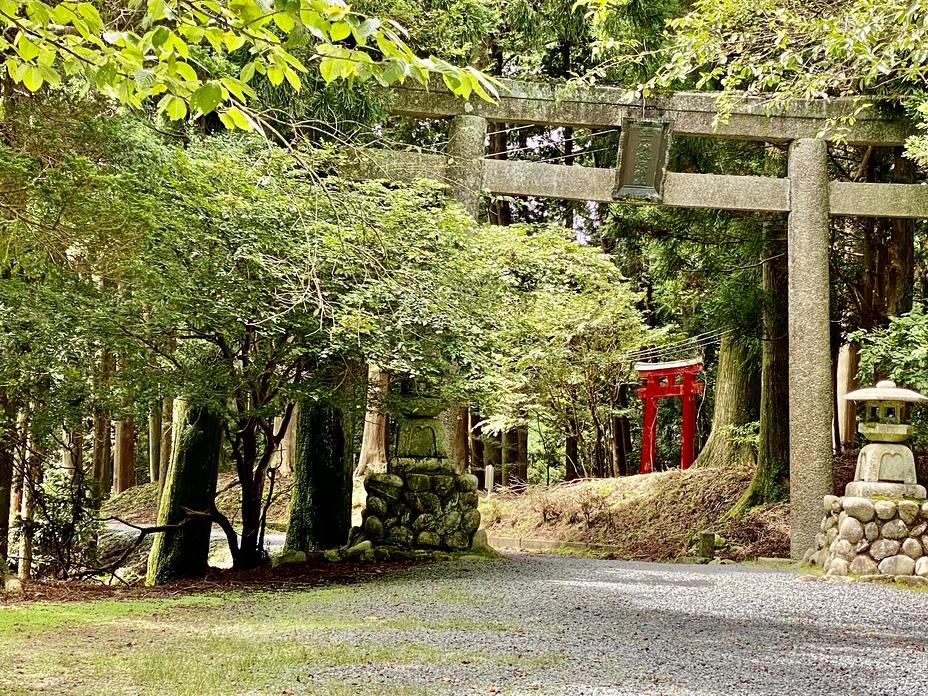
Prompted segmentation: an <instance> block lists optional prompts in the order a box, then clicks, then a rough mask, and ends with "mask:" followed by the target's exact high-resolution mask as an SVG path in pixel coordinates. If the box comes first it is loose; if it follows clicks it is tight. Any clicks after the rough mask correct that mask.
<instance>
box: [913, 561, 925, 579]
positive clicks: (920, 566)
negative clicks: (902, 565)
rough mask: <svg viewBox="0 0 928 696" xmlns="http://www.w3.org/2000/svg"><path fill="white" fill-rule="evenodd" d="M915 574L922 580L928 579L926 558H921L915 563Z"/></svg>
mask: <svg viewBox="0 0 928 696" xmlns="http://www.w3.org/2000/svg"><path fill="white" fill-rule="evenodd" d="M915 574H916V575H921V576H922V577H923V578H924V577H928V556H922V557H921V558H919V559H918V560H917V561H915Z"/></svg>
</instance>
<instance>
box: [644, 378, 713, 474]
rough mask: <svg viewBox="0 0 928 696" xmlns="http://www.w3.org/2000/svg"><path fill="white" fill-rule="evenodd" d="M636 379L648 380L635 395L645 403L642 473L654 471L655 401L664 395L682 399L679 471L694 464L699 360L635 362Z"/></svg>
mask: <svg viewBox="0 0 928 696" xmlns="http://www.w3.org/2000/svg"><path fill="white" fill-rule="evenodd" d="M635 369H636V370H637V371H638V376H639V377H641V378H643V379H645V380H647V381H646V382H645V385H644V387H643V388H642V389H639V390H638V396H640V397H641V398H642V399H643V400H644V432H643V434H642V436H641V473H642V474H650V473H651V472H652V471H654V450H655V445H656V444H657V400H658V399H659V398H661V397H663V396H680V397H683V427H682V438H681V442H680V468H681V469H687V468H689V466H690V464H692V463H693V459H694V458H695V457H694V452H693V445H694V442H695V435H696V395H697V394H702V390H703V383H702V382H697V381H696V373H698V372H700V371H701V370H702V361H701V360H679V361H676V362H666V363H637V364H636V365H635Z"/></svg>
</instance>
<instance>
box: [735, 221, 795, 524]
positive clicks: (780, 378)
mask: <svg viewBox="0 0 928 696" xmlns="http://www.w3.org/2000/svg"><path fill="white" fill-rule="evenodd" d="M777 232H780V233H781V234H777ZM782 232H783V230H781V229H771V228H770V227H768V231H767V234H768V241H767V244H766V245H765V249H764V258H765V259H767V261H766V262H765V263H764V268H763V284H764V307H763V334H762V341H761V392H760V432H759V435H758V443H757V468H756V469H755V470H754V476H753V478H752V479H751V485H750V486H749V487H748V490H747V491H745V493H744V495H743V496H742V497H741V499H740V500H739V501H738V502H737V503H736V504H735V506H734V507H733V508H732V509H731V511H729V513H728V516H729V517H734V516H737V515H740V514H741V513H742V512H744V511H745V510H747V509H748V508H751V507H754V506H755V505H764V504H766V503H774V502H778V501H780V500H785V499H786V498H787V496H788V495H789V374H788V371H789V339H788V336H787V314H786V311H787V310H786V292H787V276H786V255H785V253H784V252H785V249H784V246H785V245H784V243H783V239H782V236H783V235H782Z"/></svg>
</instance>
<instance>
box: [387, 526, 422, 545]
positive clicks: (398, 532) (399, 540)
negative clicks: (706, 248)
mask: <svg viewBox="0 0 928 696" xmlns="http://www.w3.org/2000/svg"><path fill="white" fill-rule="evenodd" d="M414 538H415V535H414V534H413V532H412V530H411V529H410V528H409V527H404V526H403V525H397V526H396V527H393V529H391V530H390V533H389V534H387V543H390V544H396V545H397V546H409V545H410V544H412V540H413V539H414Z"/></svg>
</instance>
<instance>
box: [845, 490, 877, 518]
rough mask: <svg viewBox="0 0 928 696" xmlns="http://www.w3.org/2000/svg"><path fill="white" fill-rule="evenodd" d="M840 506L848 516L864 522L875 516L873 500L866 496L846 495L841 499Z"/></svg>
mask: <svg viewBox="0 0 928 696" xmlns="http://www.w3.org/2000/svg"><path fill="white" fill-rule="evenodd" d="M842 506H843V507H844V511H845V512H846V513H847V514H848V516H849V517H853V518H854V519H856V520H858V521H860V522H863V523H864V524H866V523H867V522H870V521H871V520H872V519H873V518H874V517H876V510H875V509H874V507H873V501H872V500H869V499H867V498H857V497H854V496H847V497H846V498H844V500H843V501H842Z"/></svg>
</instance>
